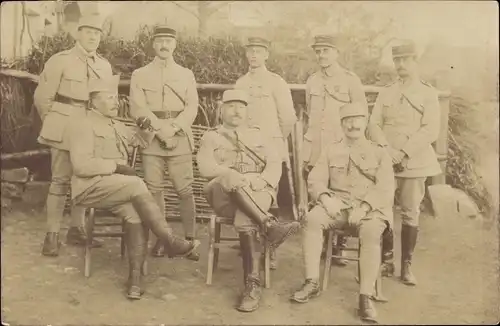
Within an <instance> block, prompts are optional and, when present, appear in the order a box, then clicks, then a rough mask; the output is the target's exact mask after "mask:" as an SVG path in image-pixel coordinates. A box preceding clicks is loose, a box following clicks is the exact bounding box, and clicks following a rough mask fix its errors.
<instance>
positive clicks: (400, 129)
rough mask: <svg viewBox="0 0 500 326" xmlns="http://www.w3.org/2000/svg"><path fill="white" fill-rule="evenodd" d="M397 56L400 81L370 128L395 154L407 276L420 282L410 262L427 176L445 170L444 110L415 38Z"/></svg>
mask: <svg viewBox="0 0 500 326" xmlns="http://www.w3.org/2000/svg"><path fill="white" fill-rule="evenodd" d="M392 56H393V60H394V64H395V66H396V69H397V73H398V75H399V80H398V81H396V82H395V83H393V84H391V85H389V86H387V87H386V88H385V89H383V90H382V91H381V92H380V94H379V95H378V98H377V101H376V103H375V106H374V108H373V112H372V115H371V118H370V123H369V129H368V130H369V135H370V138H371V139H372V140H373V141H375V142H377V143H379V144H380V145H382V146H384V147H386V149H387V151H388V152H389V155H390V156H391V157H392V162H393V164H394V170H395V172H396V173H395V176H396V182H397V188H399V203H400V205H401V209H402V228H401V280H402V281H403V283H405V284H407V285H416V283H417V282H416V279H415V277H414V275H413V274H412V272H411V270H410V265H411V262H412V257H413V251H414V249H415V245H416V242H417V234H418V222H419V221H418V219H419V215H420V204H421V202H422V200H423V198H424V195H425V180H426V178H427V177H429V176H434V175H438V174H440V173H441V168H440V166H439V163H438V161H437V157H436V153H435V152H434V149H433V148H432V143H433V142H434V141H436V140H437V138H438V135H439V119H440V110H439V101H438V95H437V92H436V90H435V89H434V88H433V87H432V86H430V85H429V84H427V83H425V82H423V81H421V80H420V78H419V75H418V63H417V60H416V59H417V52H416V49H415V45H414V43H413V42H411V41H404V42H403V43H402V44H401V45H397V46H394V47H393V48H392Z"/></svg>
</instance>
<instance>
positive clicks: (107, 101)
mask: <svg viewBox="0 0 500 326" xmlns="http://www.w3.org/2000/svg"><path fill="white" fill-rule="evenodd" d="M92 104H93V106H94V108H95V109H96V110H97V111H99V112H100V113H102V115H104V116H106V117H109V118H114V117H116V116H117V115H118V94H116V93H111V92H98V93H97V94H95V95H94V96H93V98H92Z"/></svg>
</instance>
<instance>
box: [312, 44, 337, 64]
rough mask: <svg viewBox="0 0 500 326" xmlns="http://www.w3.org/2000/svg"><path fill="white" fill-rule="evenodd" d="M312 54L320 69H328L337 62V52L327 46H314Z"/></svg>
mask: <svg viewBox="0 0 500 326" xmlns="http://www.w3.org/2000/svg"><path fill="white" fill-rule="evenodd" d="M314 53H315V54H316V59H317V60H318V64H319V65H320V67H321V68H328V67H330V66H331V65H332V64H333V63H334V62H336V61H337V59H338V56H339V52H338V50H337V49H335V48H332V47H329V46H315V47H314Z"/></svg>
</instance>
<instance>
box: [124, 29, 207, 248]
mask: <svg viewBox="0 0 500 326" xmlns="http://www.w3.org/2000/svg"><path fill="white" fill-rule="evenodd" d="M175 35H176V33H175V31H174V30H172V29H170V28H167V27H164V26H159V27H157V28H156V29H155V34H154V35H153V37H156V36H170V37H175ZM130 83H131V85H130V100H131V107H130V113H131V115H132V116H133V117H139V116H146V117H148V118H149V119H150V120H151V125H152V127H153V128H154V129H155V130H161V128H162V127H166V126H169V125H173V126H175V128H177V130H178V131H177V133H176V134H175V135H174V136H173V137H172V138H170V139H169V140H168V144H167V147H168V149H166V148H164V147H162V145H161V144H160V140H159V139H157V138H155V139H153V142H152V143H151V145H150V146H149V147H148V148H145V149H143V150H142V163H143V167H144V180H145V182H146V184H147V185H148V188H149V189H150V191H151V193H152V194H153V196H154V197H155V198H156V200H157V202H158V205H159V206H160V207H161V208H162V209H163V210H164V207H165V202H164V197H163V188H164V173H165V170H164V165H165V163H166V165H167V170H168V173H169V176H170V180H171V181H172V183H173V185H174V188H175V190H176V192H177V194H178V195H179V197H180V203H179V209H180V215H181V218H182V222H183V226H184V232H185V235H186V237H187V238H193V237H194V236H195V202H194V195H193V187H192V184H193V181H194V176H193V166H192V152H193V150H194V140H193V134H192V130H191V125H192V123H193V121H194V119H195V118H196V115H197V112H198V92H197V90H196V81H195V78H194V75H193V73H192V72H191V71H190V70H189V69H187V68H184V67H182V66H180V65H178V64H177V63H175V62H174V61H173V60H172V61H170V62H166V61H164V60H161V59H160V58H159V57H156V58H155V59H154V60H153V61H152V62H151V63H149V64H148V65H146V66H144V67H142V68H139V69H137V70H135V71H134V72H133V73H132V77H131V81H130ZM155 253H156V254H155ZM153 254H154V255H156V256H162V255H163V254H162V252H161V246H160V244H159V243H157V245H156V246H155V249H153Z"/></svg>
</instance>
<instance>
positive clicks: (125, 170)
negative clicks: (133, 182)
mask: <svg viewBox="0 0 500 326" xmlns="http://www.w3.org/2000/svg"><path fill="white" fill-rule="evenodd" d="M115 173H118V174H124V175H133V176H136V175H137V174H136V173H135V170H134V168H132V167H130V166H128V165H123V164H117V165H116V169H115Z"/></svg>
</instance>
